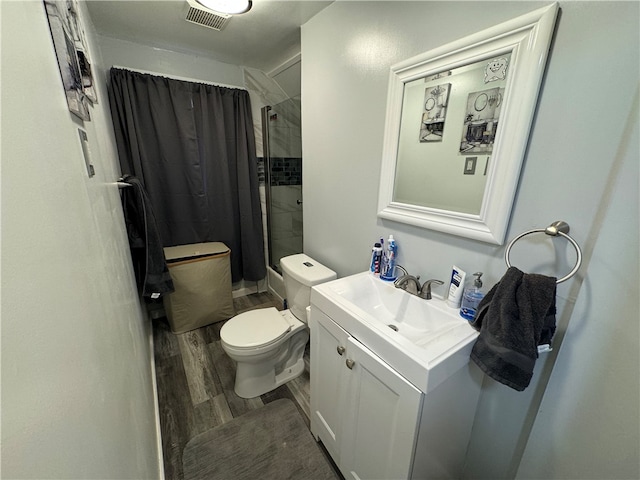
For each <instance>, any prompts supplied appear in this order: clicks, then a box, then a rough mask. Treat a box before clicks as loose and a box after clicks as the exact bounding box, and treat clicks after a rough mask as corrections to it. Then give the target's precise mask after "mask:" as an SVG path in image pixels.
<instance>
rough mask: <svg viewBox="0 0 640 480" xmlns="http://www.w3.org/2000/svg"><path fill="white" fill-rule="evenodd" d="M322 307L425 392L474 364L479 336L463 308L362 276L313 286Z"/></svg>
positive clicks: (314, 304) (313, 295)
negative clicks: (473, 352)
mask: <svg viewBox="0 0 640 480" xmlns="http://www.w3.org/2000/svg"><path fill="white" fill-rule="evenodd" d="M311 308H312V309H313V308H318V309H320V310H322V311H323V312H324V313H325V314H327V315H328V316H329V317H331V319H332V320H333V321H334V322H336V323H337V324H338V325H340V326H341V327H342V328H344V329H345V330H346V331H347V332H349V333H350V334H351V335H353V336H354V337H356V338H357V339H358V340H359V341H360V342H361V343H363V344H364V345H365V346H367V347H368V348H369V349H370V350H372V351H373V352H374V353H375V354H377V355H378V356H379V357H380V358H382V359H383V360H384V361H385V362H387V363H388V364H389V365H391V366H392V367H393V368H394V369H396V370H397V371H398V372H399V373H401V374H402V375H403V376H404V377H405V378H406V379H407V380H409V381H410V382H411V383H413V384H414V385H415V386H416V387H417V388H419V389H420V390H422V391H423V392H425V393H428V392H429V391H430V390H433V389H434V388H435V387H436V386H437V385H439V384H440V383H441V382H442V381H444V380H445V379H446V378H448V377H449V376H450V375H452V374H453V373H455V372H456V371H457V370H458V369H460V368H462V367H463V366H465V365H466V364H467V363H468V362H469V354H470V352H471V347H472V346H473V342H474V341H475V339H476V337H477V336H478V332H477V331H476V330H474V329H473V328H472V327H471V326H470V325H469V322H467V321H466V320H465V319H463V318H462V317H460V315H459V313H458V310H457V309H452V308H449V307H447V305H446V303H445V302H444V300H442V298H439V297H437V296H435V295H434V298H433V299H432V300H424V299H422V298H418V297H417V296H415V295H411V294H409V293H408V292H405V291H404V290H401V289H398V288H395V286H394V285H393V282H385V281H383V280H380V279H379V278H376V277H373V276H372V275H371V274H370V273H369V272H363V273H358V274H356V275H351V276H349V277H345V278H340V279H338V280H334V281H331V282H328V283H323V284H321V285H317V286H315V287H313V289H312V292H311Z"/></svg>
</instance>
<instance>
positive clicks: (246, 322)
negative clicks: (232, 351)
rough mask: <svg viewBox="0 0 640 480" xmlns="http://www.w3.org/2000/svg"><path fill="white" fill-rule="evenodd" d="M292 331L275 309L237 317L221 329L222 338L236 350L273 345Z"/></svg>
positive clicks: (251, 311)
mask: <svg viewBox="0 0 640 480" xmlns="http://www.w3.org/2000/svg"><path fill="white" fill-rule="evenodd" d="M290 330H291V325H290V324H289V322H287V321H286V320H285V319H284V317H283V316H282V314H281V313H280V312H279V311H278V310H277V309H276V308H275V307H269V308H260V309H258V310H250V311H248V312H245V313H241V314H240V315H236V316H235V317H233V318H232V319H231V320H229V321H228V322H227V323H225V324H224V325H223V326H222V328H221V329H220V338H221V339H222V341H223V342H224V343H226V344H228V345H232V346H234V347H236V348H253V347H258V346H261V345H266V344H269V343H273V342H275V341H277V340H279V339H280V337H282V336H284V335H285V334H286V333H288V332H289V331H290Z"/></svg>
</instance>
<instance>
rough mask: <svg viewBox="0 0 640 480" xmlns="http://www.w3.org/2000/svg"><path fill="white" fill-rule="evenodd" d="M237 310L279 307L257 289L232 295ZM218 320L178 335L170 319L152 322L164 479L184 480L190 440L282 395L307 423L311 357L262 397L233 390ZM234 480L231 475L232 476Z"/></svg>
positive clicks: (232, 372) (230, 365)
mask: <svg viewBox="0 0 640 480" xmlns="http://www.w3.org/2000/svg"><path fill="white" fill-rule="evenodd" d="M234 305H235V308H236V313H242V312H244V311H247V310H252V309H254V308H263V307H270V306H275V307H276V308H278V310H282V305H281V304H279V303H278V302H277V301H276V300H275V299H274V297H273V296H272V295H270V294H268V293H258V294H253V295H249V296H246V297H240V298H237V299H234ZM223 324H224V322H218V323H215V324H213V325H209V326H206V327H203V328H200V329H197V330H192V331H190V332H186V333H183V334H180V335H175V334H173V333H171V330H170V329H169V324H168V322H167V320H166V318H160V319H157V320H154V328H153V333H154V350H155V362H156V379H157V383H158V402H159V409H160V427H161V432H162V449H163V453H164V468H165V478H166V479H167V480H182V479H183V475H182V452H183V450H184V447H185V445H186V444H187V442H188V441H189V440H190V439H191V438H193V437H195V436H196V435H198V434H200V433H203V432H205V431H207V430H209V429H210V428H213V427H215V426H217V425H221V424H223V423H225V422H228V421H229V420H231V419H233V418H235V417H238V416H240V415H242V414H244V413H247V412H249V411H251V410H253V409H256V408H260V407H261V406H263V405H264V404H266V403H269V402H272V401H274V400H277V399H280V398H289V399H291V400H293V401H294V403H295V404H296V405H297V406H298V409H299V410H300V412H301V413H302V417H303V418H304V420H305V421H306V422H307V426H308V425H309V368H308V367H309V361H308V360H309V356H308V350H307V352H306V354H305V361H306V365H307V368H306V370H305V372H304V373H303V374H302V375H301V376H300V377H298V378H296V379H295V380H292V381H291V382H289V383H287V384H285V385H282V386H281V387H279V388H277V389H276V390H274V391H272V392H269V393H267V394H265V395H262V396H261V397H258V398H253V399H244V398H240V397H238V396H237V395H236V394H235V392H234V391H233V385H234V381H235V370H236V367H235V363H234V362H233V361H232V360H231V359H230V358H229V357H228V356H227V355H226V354H225V353H224V351H223V350H222V347H221V345H220V328H221V327H222V325H223ZM229 480H232V479H229Z"/></svg>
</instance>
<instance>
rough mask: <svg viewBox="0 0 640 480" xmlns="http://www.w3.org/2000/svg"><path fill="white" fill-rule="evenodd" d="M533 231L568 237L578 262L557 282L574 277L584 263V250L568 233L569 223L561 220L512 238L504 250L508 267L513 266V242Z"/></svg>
mask: <svg viewBox="0 0 640 480" xmlns="http://www.w3.org/2000/svg"><path fill="white" fill-rule="evenodd" d="M531 233H546V234H547V235H551V236H552V237H557V236H558V235H560V236H561V237H564V238H566V239H567V240H568V241H569V243H571V245H573V248H575V249H576V255H577V259H576V264H575V266H574V267H573V270H571V271H570V272H569V273H568V274H566V275H565V276H564V277H562V278H560V279H558V280H557V281H556V283H562V282H564V281H566V280H569V279H570V278H571V277H573V276H574V275H575V274H576V272H577V271H578V269H579V268H580V265H581V264H582V251H581V250H580V246H579V245H578V243H577V242H576V241H575V240H574V239H573V238H571V237H570V236H569V235H568V234H569V224H567V223H566V222H563V221H561V220H558V221H557V222H553V223H552V224H551V225H549V226H548V227H547V228H536V229H535V230H529V231H528V232H524V233H521V234H520V235H518V236H517V237H516V238H514V239H513V240H511V242H510V243H509V245H508V246H507V250H506V251H505V252H504V261H505V262H506V263H507V267H511V263H510V262H509V253H510V252H511V247H513V244H514V243H516V242H517V241H518V240H520V239H521V238H522V237H524V236H526V235H529V234H531Z"/></svg>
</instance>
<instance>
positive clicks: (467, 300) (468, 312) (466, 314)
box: [460, 272, 484, 321]
mask: <svg viewBox="0 0 640 480" xmlns="http://www.w3.org/2000/svg"><path fill="white" fill-rule="evenodd" d="M473 275H474V276H475V277H476V278H475V280H474V281H473V285H472V286H469V287H468V288H466V289H465V290H464V294H463V295H462V307H461V308H460V316H461V317H462V318H464V319H466V320H469V321H472V320H473V319H474V318H475V316H476V312H477V311H478V305H479V304H480V300H482V298H483V297H484V292H483V291H482V280H480V277H482V272H476V273H474V274H473Z"/></svg>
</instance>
